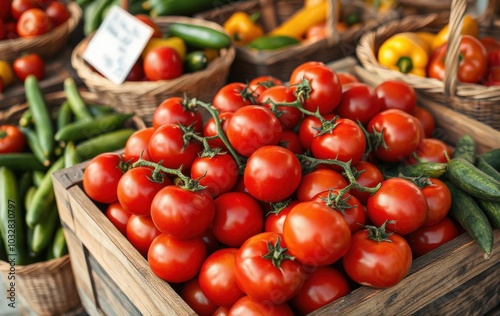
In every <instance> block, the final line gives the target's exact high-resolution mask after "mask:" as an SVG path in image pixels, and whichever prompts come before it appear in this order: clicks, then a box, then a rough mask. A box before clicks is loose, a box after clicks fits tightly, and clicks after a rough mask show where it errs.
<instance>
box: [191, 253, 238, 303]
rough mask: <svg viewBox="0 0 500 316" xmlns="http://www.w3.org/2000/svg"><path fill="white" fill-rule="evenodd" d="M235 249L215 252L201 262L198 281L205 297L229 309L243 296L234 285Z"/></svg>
mask: <svg viewBox="0 0 500 316" xmlns="http://www.w3.org/2000/svg"><path fill="white" fill-rule="evenodd" d="M237 252H238V249H236V248H224V249H220V250H217V251H216V252H214V253H213V254H211V255H210V256H208V258H207V259H205V262H203V265H202V266H201V269H200V274H199V276H198V280H199V283H200V288H201V290H202V291H203V293H204V294H205V296H206V297H207V298H208V299H209V300H210V301H211V302H213V303H214V304H216V305H218V306H224V307H228V308H230V307H231V306H232V305H233V304H234V303H235V302H236V301H237V300H239V299H240V298H241V297H243V296H244V295H245V293H243V291H242V290H240V288H239V287H238V285H237V284H236V276H235V267H234V265H235V260H236V253H237Z"/></svg>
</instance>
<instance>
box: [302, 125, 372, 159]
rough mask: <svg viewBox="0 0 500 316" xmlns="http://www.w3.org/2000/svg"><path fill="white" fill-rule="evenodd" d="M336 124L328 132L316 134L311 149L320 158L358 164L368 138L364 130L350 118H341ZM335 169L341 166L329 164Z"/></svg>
mask: <svg viewBox="0 0 500 316" xmlns="http://www.w3.org/2000/svg"><path fill="white" fill-rule="evenodd" d="M334 124H335V126H334V127H333V129H332V130H331V131H329V132H327V133H324V134H321V135H318V136H316V137H315V138H314V139H313V141H312V143H311V151H312V154H313V155H314V157H316V158H318V159H337V160H339V161H343V162H348V161H351V163H352V164H357V163H358V162H359V161H360V160H361V158H363V154H364V153H365V149H366V138H365V135H364V134H363V130H362V129H361V127H359V125H358V124H356V123H355V122H354V121H351V120H350V119H343V118H339V119H336V120H335V122H334ZM329 167H331V168H333V169H341V167H338V166H334V165H329Z"/></svg>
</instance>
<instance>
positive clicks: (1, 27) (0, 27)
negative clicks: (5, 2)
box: [0, 0, 7, 40]
mask: <svg viewBox="0 0 500 316" xmlns="http://www.w3.org/2000/svg"><path fill="white" fill-rule="evenodd" d="M0 1H1V0H0ZM6 33H7V30H6V27H5V24H4V22H3V21H2V20H1V19H0V40H3V39H4V37H5V34H6Z"/></svg>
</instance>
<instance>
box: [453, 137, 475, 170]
mask: <svg viewBox="0 0 500 316" xmlns="http://www.w3.org/2000/svg"><path fill="white" fill-rule="evenodd" d="M453 158H464V159H465V160H467V161H469V162H470V163H472V164H473V163H474V162H475V160H476V141H475V140H474V139H473V138H472V136H470V135H463V136H462V137H460V138H459V139H458V140H457V143H456V144H455V150H454V151H453Z"/></svg>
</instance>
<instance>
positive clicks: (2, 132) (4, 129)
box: [0, 124, 26, 154]
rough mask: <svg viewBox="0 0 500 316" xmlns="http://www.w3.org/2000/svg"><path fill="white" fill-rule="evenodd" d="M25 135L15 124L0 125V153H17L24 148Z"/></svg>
mask: <svg viewBox="0 0 500 316" xmlns="http://www.w3.org/2000/svg"><path fill="white" fill-rule="evenodd" d="M25 144H26V137H25V136H24V134H23V132H21V130H20V129H19V128H18V127H17V126H15V125H8V124H4V125H0V154H7V153H17V152H21V151H22V150H23V149H24V146H25Z"/></svg>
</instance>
